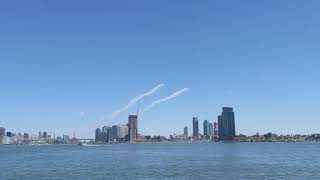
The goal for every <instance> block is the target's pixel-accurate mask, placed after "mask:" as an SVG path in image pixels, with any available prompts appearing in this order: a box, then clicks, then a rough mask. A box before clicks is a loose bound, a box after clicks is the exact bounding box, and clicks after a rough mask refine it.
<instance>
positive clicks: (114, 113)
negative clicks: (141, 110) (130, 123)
mask: <svg viewBox="0 0 320 180" xmlns="http://www.w3.org/2000/svg"><path fill="white" fill-rule="evenodd" d="M164 86H165V85H164V84H159V85H157V86H156V87H154V88H153V89H151V90H150V91H147V92H145V93H143V94H140V95H138V96H136V97H135V98H133V99H131V100H130V101H129V103H128V104H127V105H126V106H123V107H122V108H120V109H118V110H116V111H114V112H113V113H112V115H111V118H115V117H116V116H118V115H119V114H120V113H122V112H124V111H126V110H127V109H129V108H130V107H132V106H133V105H135V104H136V103H137V102H138V101H139V100H141V99H142V98H144V97H147V96H150V95H152V94H154V93H155V92H157V91H158V90H160V89H161V88H163V87H164Z"/></svg>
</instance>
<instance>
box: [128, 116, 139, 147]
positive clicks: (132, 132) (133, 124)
mask: <svg viewBox="0 0 320 180" xmlns="http://www.w3.org/2000/svg"><path fill="white" fill-rule="evenodd" d="M128 124H129V141H136V140H137V137H138V115H129V120H128Z"/></svg>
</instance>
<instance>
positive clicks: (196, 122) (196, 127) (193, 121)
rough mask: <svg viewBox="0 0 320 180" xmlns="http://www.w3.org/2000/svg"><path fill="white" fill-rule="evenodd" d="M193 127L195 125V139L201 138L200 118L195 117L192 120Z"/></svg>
mask: <svg viewBox="0 0 320 180" xmlns="http://www.w3.org/2000/svg"><path fill="white" fill-rule="evenodd" d="M192 125H193V137H194V138H198V137H199V122H198V118H196V117H194V118H193V119H192Z"/></svg>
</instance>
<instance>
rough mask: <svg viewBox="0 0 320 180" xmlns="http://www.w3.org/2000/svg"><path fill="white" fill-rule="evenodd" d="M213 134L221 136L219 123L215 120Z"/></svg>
mask: <svg viewBox="0 0 320 180" xmlns="http://www.w3.org/2000/svg"><path fill="white" fill-rule="evenodd" d="M213 136H219V130H218V123H217V122H214V124H213Z"/></svg>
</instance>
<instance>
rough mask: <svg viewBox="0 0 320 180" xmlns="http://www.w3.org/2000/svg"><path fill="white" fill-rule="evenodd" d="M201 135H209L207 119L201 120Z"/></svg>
mask: <svg viewBox="0 0 320 180" xmlns="http://www.w3.org/2000/svg"><path fill="white" fill-rule="evenodd" d="M203 135H204V136H210V129H209V121H208V120H204V121H203Z"/></svg>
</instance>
